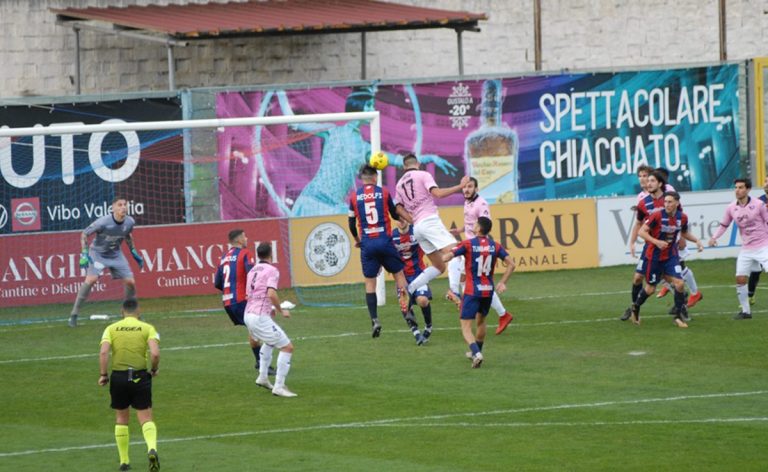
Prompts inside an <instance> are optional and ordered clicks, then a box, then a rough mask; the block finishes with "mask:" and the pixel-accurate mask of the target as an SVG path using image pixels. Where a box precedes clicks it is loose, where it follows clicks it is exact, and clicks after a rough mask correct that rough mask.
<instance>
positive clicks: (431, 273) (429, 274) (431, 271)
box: [408, 266, 440, 293]
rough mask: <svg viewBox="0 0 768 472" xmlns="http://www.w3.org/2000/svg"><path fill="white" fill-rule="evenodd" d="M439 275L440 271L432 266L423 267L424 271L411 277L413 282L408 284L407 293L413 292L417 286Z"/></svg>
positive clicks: (425, 283)
mask: <svg viewBox="0 0 768 472" xmlns="http://www.w3.org/2000/svg"><path fill="white" fill-rule="evenodd" d="M438 275H440V271H439V270H437V269H436V268H435V267H434V266H429V267H427V268H426V269H424V272H422V273H421V274H419V276H418V277H416V278H415V279H413V282H411V283H409V284H408V293H414V292H415V291H416V289H417V288H419V287H421V286H422V285H427V284H428V283H429V282H430V281H431V280H432V279H434V278H435V277H437V276H438Z"/></svg>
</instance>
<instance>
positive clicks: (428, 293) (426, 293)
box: [405, 274, 432, 300]
mask: <svg viewBox="0 0 768 472" xmlns="http://www.w3.org/2000/svg"><path fill="white" fill-rule="evenodd" d="M418 276H419V274H417V275H406V276H405V281H406V282H408V283H411V282H413V281H414V280H416V277H418ZM414 295H415V296H417V297H427V299H429V300H432V290H431V289H430V288H429V285H422V286H421V287H419V288H417V289H416V292H415V293H414Z"/></svg>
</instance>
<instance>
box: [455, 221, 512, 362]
mask: <svg viewBox="0 0 768 472" xmlns="http://www.w3.org/2000/svg"><path fill="white" fill-rule="evenodd" d="M492 226H493V222H492V221H491V219H490V218H487V217H485V216H481V217H479V218H478V219H477V221H476V222H475V227H474V233H475V237H474V238H472V239H465V240H464V241H462V242H461V243H459V245H458V246H456V247H454V248H453V250H452V251H451V252H450V253H448V254H446V255H444V256H443V260H444V261H445V262H448V261H450V260H451V259H453V258H454V257H457V256H464V272H465V275H466V280H465V281H464V295H463V297H462V300H461V334H462V335H463V336H464V340H465V341H466V342H467V344H468V345H469V349H470V351H471V359H472V367H473V368H478V367H480V365H481V364H482V363H483V353H482V350H483V343H484V342H485V334H486V324H485V317H486V315H488V310H489V309H490V308H491V299H492V298H493V294H494V286H493V272H494V269H495V267H496V262H497V261H498V260H499V259H501V260H503V261H504V263H505V264H506V266H507V267H506V270H505V271H504V275H502V276H501V280H500V281H499V283H498V284H497V285H496V287H495V291H496V292H497V293H499V294H501V293H504V291H505V290H506V289H507V285H506V283H507V280H508V279H509V276H510V275H512V271H514V270H515V262H514V261H513V260H512V256H510V255H509V253H508V252H507V250H506V249H504V247H503V246H502V245H501V244H499V243H497V242H496V241H494V240H493V239H491V237H490V236H489V235H488V234H489V233H490V232H491V227H492ZM473 320H476V323H477V327H476V330H475V333H474V334H473V333H472V321H473Z"/></svg>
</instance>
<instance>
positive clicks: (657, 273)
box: [635, 256, 683, 285]
mask: <svg viewBox="0 0 768 472" xmlns="http://www.w3.org/2000/svg"><path fill="white" fill-rule="evenodd" d="M681 270H682V268H681V267H680V258H679V257H677V256H672V257H670V258H669V259H667V260H665V261H654V260H650V261H649V260H648V259H646V258H641V259H640V262H638V264H637V267H636V268H635V272H637V273H640V274H643V277H645V281H646V282H648V284H649V285H656V284H658V283H659V282H661V280H662V278H663V277H664V276H665V275H669V276H670V277H674V278H676V279H682V278H683V276H682V275H681V274H680V271H681Z"/></svg>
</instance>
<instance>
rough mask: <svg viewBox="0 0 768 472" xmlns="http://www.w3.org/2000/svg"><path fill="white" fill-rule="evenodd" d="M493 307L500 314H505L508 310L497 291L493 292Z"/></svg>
mask: <svg viewBox="0 0 768 472" xmlns="http://www.w3.org/2000/svg"><path fill="white" fill-rule="evenodd" d="M491 308H493V310H494V311H495V312H496V313H498V314H499V316H504V313H506V312H507V310H506V309H505V308H504V305H503V304H502V303H501V299H500V298H499V294H497V293H496V292H493V297H492V298H491Z"/></svg>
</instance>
